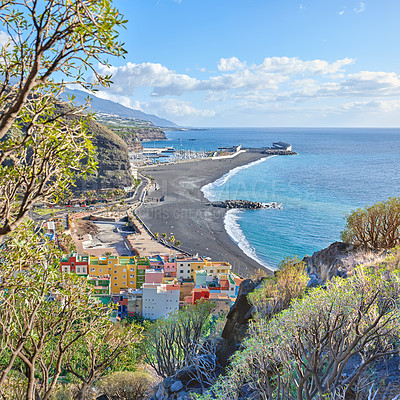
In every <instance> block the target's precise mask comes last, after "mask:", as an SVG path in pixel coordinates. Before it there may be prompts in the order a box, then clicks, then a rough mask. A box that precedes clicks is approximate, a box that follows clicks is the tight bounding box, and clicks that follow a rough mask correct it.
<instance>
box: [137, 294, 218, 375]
mask: <svg viewBox="0 0 400 400" xmlns="http://www.w3.org/2000/svg"><path fill="white" fill-rule="evenodd" d="M213 308H214V306H213V305H212V304H211V303H210V302H207V301H202V302H198V303H197V304H196V305H188V306H186V307H184V308H183V309H181V310H179V311H177V312H175V313H171V314H169V315H168V317H166V318H160V319H158V320H157V321H155V322H154V323H151V324H149V325H148V327H147V330H146V332H145V335H144V336H145V340H144V342H143V349H144V353H145V361H146V362H147V363H148V364H149V365H150V366H151V367H152V368H153V369H154V370H155V371H156V372H157V374H158V375H160V376H162V377H163V378H166V377H167V376H171V375H174V374H175V373H176V372H177V371H179V370H180V369H182V368H183V367H186V366H188V365H190V363H191V359H192V357H194V356H196V354H197V352H198V351H199V349H201V347H202V343H203V341H204V337H205V336H206V335H207V333H209V327H210V324H211V323H212V314H211V313H212V310H213Z"/></svg>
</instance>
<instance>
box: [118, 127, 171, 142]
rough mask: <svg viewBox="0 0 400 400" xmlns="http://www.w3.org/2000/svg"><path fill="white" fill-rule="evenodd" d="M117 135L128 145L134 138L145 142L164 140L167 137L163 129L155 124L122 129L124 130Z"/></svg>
mask: <svg viewBox="0 0 400 400" xmlns="http://www.w3.org/2000/svg"><path fill="white" fill-rule="evenodd" d="M116 132H117V131H116ZM117 133H118V132H117ZM118 135H119V136H120V138H121V139H123V140H124V141H125V143H126V144H127V145H128V146H130V145H132V144H133V142H134V141H135V140H140V141H141V142H147V141H150V140H164V139H166V138H167V137H166V136H165V133H164V131H163V130H162V129H161V128H157V127H156V126H149V127H143V128H135V129H129V130H124V132H121V133H119V134H118Z"/></svg>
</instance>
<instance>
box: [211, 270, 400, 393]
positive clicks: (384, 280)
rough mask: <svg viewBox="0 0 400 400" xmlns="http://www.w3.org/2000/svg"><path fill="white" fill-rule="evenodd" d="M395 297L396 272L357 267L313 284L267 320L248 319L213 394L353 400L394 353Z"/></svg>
mask: <svg viewBox="0 0 400 400" xmlns="http://www.w3.org/2000/svg"><path fill="white" fill-rule="evenodd" d="M399 300H400V274H399V272H398V271H395V272H389V271H383V270H380V271H377V272H373V271H372V269H362V268H359V269H358V270H357V272H356V273H355V275H354V276H352V277H350V278H347V279H343V278H336V279H334V280H333V281H330V282H328V283H327V285H326V287H324V288H322V287H319V288H314V289H311V290H310V291H309V292H308V293H307V294H306V295H305V296H304V297H303V298H302V299H301V300H297V301H294V302H292V304H291V305H290V307H289V308H288V309H286V310H285V311H282V312H281V313H280V314H278V315H276V316H275V317H273V318H272V319H270V320H268V319H266V318H260V319H258V320H255V321H253V322H252V323H251V324H250V328H249V334H248V336H247V338H246V339H245V340H244V341H243V350H242V351H240V352H237V353H236V354H235V356H234V357H233V360H232V363H231V366H230V370H229V371H228V374H227V375H226V376H225V377H222V378H221V379H220V381H219V382H218V383H217V384H216V385H215V386H214V389H213V392H214V395H215V398H217V399H221V400H222V399H225V398H229V399H238V398H240V397H244V398H252V396H253V395H256V394H257V396H259V397H258V398H260V397H261V398H263V399H265V400H272V399H278V398H279V399H312V398H334V397H329V396H331V395H332V394H334V393H337V394H340V396H343V397H340V398H350V397H348V396H349V394H350V393H351V392H353V393H355V391H356V390H357V387H358V383H359V382H360V380H362V379H363V378H364V376H365V374H366V372H367V370H368V368H371V367H372V366H373V363H374V362H375V361H376V360H379V359H381V358H382V357H387V356H389V355H391V354H396V353H397V352H398V350H397V347H396V345H397V344H398V343H399V335H400V325H399V323H400V310H399ZM346 368H347V370H346V374H344V373H343V372H344V371H345V369H346Z"/></svg>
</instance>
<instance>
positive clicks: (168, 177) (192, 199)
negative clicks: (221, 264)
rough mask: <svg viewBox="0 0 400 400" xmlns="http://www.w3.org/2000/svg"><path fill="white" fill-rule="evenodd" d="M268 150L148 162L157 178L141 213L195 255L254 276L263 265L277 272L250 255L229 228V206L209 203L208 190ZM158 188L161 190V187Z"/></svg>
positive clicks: (155, 228)
mask: <svg viewBox="0 0 400 400" xmlns="http://www.w3.org/2000/svg"><path fill="white" fill-rule="evenodd" d="M266 157H268V156H267V155H266V154H265V153H262V152H261V151H260V152H245V153H241V154H239V155H237V156H236V157H234V158H230V159H222V160H204V159H203V160H193V161H191V162H180V163H174V164H164V165H159V166H151V167H150V166H148V167H146V168H143V169H142V173H143V174H145V175H147V176H149V177H151V178H154V185H153V186H152V189H151V190H150V191H149V193H148V197H147V200H146V203H145V206H144V207H142V208H141V209H140V211H138V215H139V216H140V218H141V219H142V220H143V221H144V222H145V223H146V225H147V226H148V227H149V228H150V229H151V230H152V232H153V233H156V232H158V233H159V234H160V235H161V234H162V233H166V234H167V237H170V236H172V235H173V236H174V237H175V240H179V241H181V243H182V244H181V246H180V247H181V249H182V250H183V251H185V252H188V253H190V254H199V255H200V256H206V257H207V256H208V257H211V258H212V259H213V260H215V261H227V262H229V263H230V264H231V265H232V271H233V272H235V273H237V274H240V275H242V276H245V277H248V276H250V275H252V274H253V273H254V272H255V271H256V270H257V269H259V268H261V269H265V271H266V272H267V273H269V274H272V273H273V272H272V271H271V270H269V269H267V268H266V267H265V266H263V265H261V264H260V263H258V262H257V261H256V260H254V259H253V258H251V257H249V256H247V255H246V254H245V253H244V252H243V251H242V249H240V248H239V246H238V245H237V244H236V243H235V242H234V241H233V240H232V239H231V237H230V236H229V235H228V233H227V232H226V230H225V225H224V218H225V215H226V211H227V210H226V209H222V208H218V207H213V206H211V205H209V202H210V200H208V199H207V198H206V197H205V196H204V193H203V191H202V188H203V187H205V186H206V185H209V184H212V183H213V182H215V181H216V180H219V179H221V178H223V177H224V176H225V175H227V174H230V173H231V171H232V170H234V169H235V168H237V167H243V166H245V165H248V164H251V163H253V162H256V161H259V160H260V159H262V158H266ZM156 188H157V189H156Z"/></svg>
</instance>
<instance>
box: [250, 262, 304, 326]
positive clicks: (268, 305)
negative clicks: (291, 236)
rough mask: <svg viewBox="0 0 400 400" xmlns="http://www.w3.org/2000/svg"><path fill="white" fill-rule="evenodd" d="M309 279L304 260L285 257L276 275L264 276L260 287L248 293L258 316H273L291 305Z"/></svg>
mask: <svg viewBox="0 0 400 400" xmlns="http://www.w3.org/2000/svg"><path fill="white" fill-rule="evenodd" d="M308 281H309V277H308V275H307V272H306V266H305V264H304V262H302V261H300V260H299V259H298V258H296V257H292V258H285V259H284V260H283V261H282V262H281V263H280V265H279V269H278V270H277V271H276V272H275V276H273V277H266V278H264V282H263V285H262V286H261V288H260V289H257V290H255V291H254V292H252V293H250V294H249V295H248V299H249V301H250V303H251V304H252V305H253V306H254V307H255V309H256V311H257V315H258V317H259V318H260V317H265V318H271V317H272V316H273V315H274V314H276V313H278V312H280V311H282V310H284V309H286V308H287V307H289V304H290V303H291V301H292V300H293V299H296V298H298V297H300V296H301V295H302V294H303V293H304V291H305V289H306V287H307V283H308Z"/></svg>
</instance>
